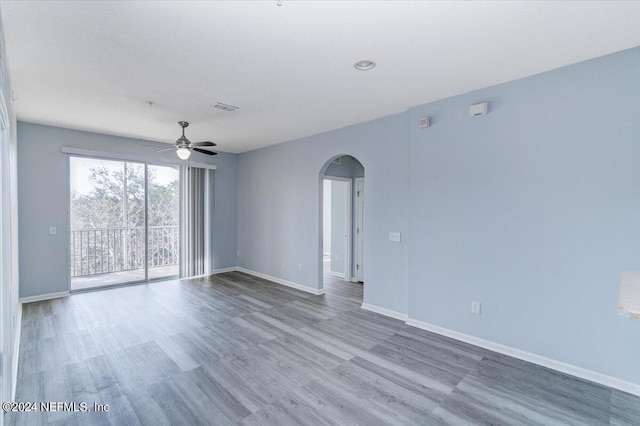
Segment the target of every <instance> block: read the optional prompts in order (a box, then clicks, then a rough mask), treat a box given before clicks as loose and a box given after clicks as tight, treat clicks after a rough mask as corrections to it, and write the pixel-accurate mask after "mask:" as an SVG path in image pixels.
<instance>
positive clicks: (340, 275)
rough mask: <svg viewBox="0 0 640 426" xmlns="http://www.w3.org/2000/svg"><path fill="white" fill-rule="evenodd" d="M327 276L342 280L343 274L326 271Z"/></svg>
mask: <svg viewBox="0 0 640 426" xmlns="http://www.w3.org/2000/svg"><path fill="white" fill-rule="evenodd" d="M327 275H331V276H332V277H336V278H340V279H341V280H344V274H341V273H340V272H334V271H332V270H328V271H327Z"/></svg>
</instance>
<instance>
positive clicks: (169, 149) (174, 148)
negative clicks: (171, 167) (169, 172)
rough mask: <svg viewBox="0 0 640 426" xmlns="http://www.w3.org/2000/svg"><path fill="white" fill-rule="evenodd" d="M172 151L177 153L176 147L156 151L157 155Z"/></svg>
mask: <svg viewBox="0 0 640 426" xmlns="http://www.w3.org/2000/svg"><path fill="white" fill-rule="evenodd" d="M171 150H173V151H175V150H176V147H175V146H172V147H171V148H164V149H159V150H157V151H155V154H157V153H159V152H164V151H171Z"/></svg>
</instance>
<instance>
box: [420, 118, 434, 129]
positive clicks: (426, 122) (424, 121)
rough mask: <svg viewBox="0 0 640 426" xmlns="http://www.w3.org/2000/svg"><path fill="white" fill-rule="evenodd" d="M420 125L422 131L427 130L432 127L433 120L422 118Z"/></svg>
mask: <svg viewBox="0 0 640 426" xmlns="http://www.w3.org/2000/svg"><path fill="white" fill-rule="evenodd" d="M418 123H419V124H420V128H421V129H426V128H427V127H429V126H430V125H431V119H430V118H429V117H422V118H421V119H420V121H419V122H418Z"/></svg>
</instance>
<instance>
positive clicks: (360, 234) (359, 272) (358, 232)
mask: <svg viewBox="0 0 640 426" xmlns="http://www.w3.org/2000/svg"><path fill="white" fill-rule="evenodd" d="M361 192H362V203H361V202H360V193H361ZM355 194H356V197H355V198H356V202H355V226H354V232H355V237H354V241H355V247H354V254H353V257H354V261H355V264H356V265H359V266H361V268H358V267H357V266H356V270H355V277H353V278H352V281H355V282H364V178H363V177H361V178H355ZM361 204H362V207H361V206H360V205H361Z"/></svg>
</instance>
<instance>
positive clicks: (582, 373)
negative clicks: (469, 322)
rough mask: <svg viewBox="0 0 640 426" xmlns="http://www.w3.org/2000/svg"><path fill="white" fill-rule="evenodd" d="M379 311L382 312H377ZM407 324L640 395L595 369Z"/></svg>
mask: <svg viewBox="0 0 640 426" xmlns="http://www.w3.org/2000/svg"><path fill="white" fill-rule="evenodd" d="M379 313H382V312H379ZM383 315H384V314H383ZM407 325H410V326H413V327H417V328H421V329H423V330H427V331H431V332H433V333H436V334H440V335H442V336H446V337H450V338H452V339H455V340H459V341H462V342H465V343H469V344H472V345H475V346H480V347H481V348H484V349H488V350H490V351H493V352H498V353H501V354H503V355H508V356H510V357H513V358H517V359H521V360H523V361H527V362H531V363H533V364H537V365H540V366H543V367H547V368H550V369H552V370H556V371H559V372H561V373H565V374H569V375H572V376H575V377H579V378H581V379H585V380H589V381H591V382H595V383H598V384H601V385H605V386H609V387H611V388H614V389H618V390H621V391H624V392H628V393H631V394H634V395H638V396H640V385H639V384H636V383H631V382H627V381H625V380H621V379H618V378H615V377H611V376H607V375H606V374H602V373H597V372H595V371H591V370H587V369H585V368H581V367H576V366H575V365H571V364H567V363H564V362H561V361H556V360H554V359H551V358H546V357H543V356H540V355H536V354H534V353H531V352H527V351H523V350H520V349H516V348H512V347H510V346H506V345H502V344H500V343H496V342H492V341H490V340H484V339H481V338H478V337H475V336H471V335H469V334H464V333H460V332H457V331H454V330H449V329H447V328H443V327H440V326H437V325H433V324H429V323H426V322H422V321H418V320H414V319H408V320H407Z"/></svg>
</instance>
